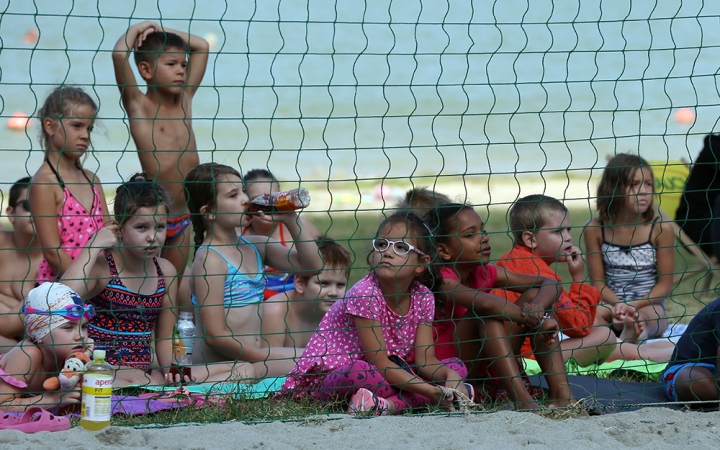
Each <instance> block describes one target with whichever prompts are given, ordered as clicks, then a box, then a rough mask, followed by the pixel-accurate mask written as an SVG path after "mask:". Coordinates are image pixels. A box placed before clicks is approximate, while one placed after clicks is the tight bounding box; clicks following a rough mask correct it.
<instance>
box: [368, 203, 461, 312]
mask: <svg viewBox="0 0 720 450" xmlns="http://www.w3.org/2000/svg"><path fill="white" fill-rule="evenodd" d="M394 224H402V225H405V227H406V228H407V235H406V238H410V239H412V240H413V245H415V247H417V248H418V250H420V251H421V252H423V253H425V254H426V255H427V256H428V257H429V258H430V261H429V262H428V264H427V270H426V271H424V272H423V273H422V275H420V276H418V277H416V278H415V281H417V282H419V283H422V284H423V285H425V286H427V288H428V289H430V291H432V293H433V294H434V296H435V316H436V317H438V313H439V312H441V311H443V310H444V309H445V304H446V303H447V296H446V295H445V294H444V293H443V292H442V281H443V279H442V275H441V274H440V266H439V265H438V264H437V257H438V254H437V247H436V246H435V244H434V243H433V239H432V233H431V232H430V228H428V226H427V224H425V222H423V220H422V219H421V218H420V217H418V216H417V214H414V213H411V212H409V211H399V212H396V213H395V214H392V215H391V216H390V217H388V218H387V219H385V220H383V221H382V223H380V226H379V227H378V231H377V233H375V235H376V236H377V235H378V234H380V232H381V231H382V230H383V229H384V228H385V227H387V226H389V225H394ZM374 252H375V250H374V249H371V250H370V252H369V253H368V255H367V258H366V261H367V263H368V266H370V267H372V262H371V259H372V255H373V253H374Z"/></svg>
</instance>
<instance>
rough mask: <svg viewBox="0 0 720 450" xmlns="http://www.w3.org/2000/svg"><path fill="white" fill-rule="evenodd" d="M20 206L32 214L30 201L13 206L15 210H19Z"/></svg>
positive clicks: (26, 200) (21, 201) (22, 201)
mask: <svg viewBox="0 0 720 450" xmlns="http://www.w3.org/2000/svg"><path fill="white" fill-rule="evenodd" d="M18 206H22V207H23V209H24V210H25V211H27V212H30V202H29V201H28V199H25V200H20V201H19V202H17V203H15V204H14V205H13V208H15V209H17V207H18Z"/></svg>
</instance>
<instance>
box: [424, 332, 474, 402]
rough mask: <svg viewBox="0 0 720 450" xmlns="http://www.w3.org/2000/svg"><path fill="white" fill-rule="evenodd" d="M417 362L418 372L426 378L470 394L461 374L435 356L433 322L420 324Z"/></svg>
mask: <svg viewBox="0 0 720 450" xmlns="http://www.w3.org/2000/svg"><path fill="white" fill-rule="evenodd" d="M415 362H416V363H417V367H418V373H419V374H420V376H421V377H423V378H424V379H426V380H432V381H436V382H443V383H444V384H445V387H449V388H453V389H458V390H459V391H460V392H462V393H463V394H465V395H468V396H469V395H470V393H469V392H467V390H466V389H465V385H464V383H463V379H462V377H461V376H460V374H459V373H457V372H456V371H454V370H452V369H451V368H449V367H448V366H446V365H445V364H443V363H441V362H440V361H439V360H438V359H437V358H436V357H435V345H434V342H433V328H432V324H429V323H425V324H422V325H419V326H418V329H417V333H416V334H415Z"/></svg>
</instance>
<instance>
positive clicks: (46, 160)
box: [45, 156, 65, 189]
mask: <svg viewBox="0 0 720 450" xmlns="http://www.w3.org/2000/svg"><path fill="white" fill-rule="evenodd" d="M45 162H46V163H47V165H48V166H49V167H50V170H52V173H54V174H55V178H57V180H58V183H60V187H61V188H63V189H65V182H64V181H63V179H62V177H60V174H59V173H58V171H57V170H55V167H53V165H52V163H51V162H50V159H49V158H48V157H47V156H46V157H45Z"/></svg>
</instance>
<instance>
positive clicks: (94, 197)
mask: <svg viewBox="0 0 720 450" xmlns="http://www.w3.org/2000/svg"><path fill="white" fill-rule="evenodd" d="M96 115H97V106H96V105H95V102H94V101H93V99H92V98H91V97H90V96H89V95H88V94H87V93H85V91H83V90H82V89H80V88H77V87H73V86H61V87H58V88H56V89H55V90H53V91H52V92H51V93H50V95H49V96H48V98H47V99H46V100H45V103H44V104H43V106H42V108H41V109H40V111H38V116H39V117H40V120H41V124H40V140H41V142H42V143H43V146H44V147H45V149H46V150H45V161H43V164H42V165H41V166H40V169H38V171H37V172H36V173H35V175H34V176H33V179H32V184H31V185H30V191H29V193H28V200H29V202H30V209H31V211H32V215H33V223H34V224H35V230H36V231H37V235H38V239H39V241H40V246H41V247H42V252H43V260H42V262H41V263H40V267H39V269H38V275H37V279H36V280H37V282H38V284H42V283H45V282H46V281H54V280H57V279H58V278H59V277H60V276H61V275H62V274H63V273H64V272H65V270H67V268H68V267H70V263H71V262H72V261H73V260H74V259H75V258H76V257H77V255H79V254H80V252H81V251H82V248H83V247H84V246H85V244H86V243H87V242H88V241H89V240H90V238H91V237H92V236H93V234H94V233H95V232H97V231H98V230H99V229H100V228H102V227H103V216H105V215H107V214H108V210H107V204H106V202H105V194H104V193H103V190H102V186H101V185H100V180H99V179H98V177H97V176H95V175H94V174H93V173H92V172H90V171H88V170H86V169H84V168H83V167H82V165H81V163H80V159H81V158H83V157H84V156H85V155H86V154H87V151H88V149H89V148H90V132H91V131H92V128H93V125H94V123H95V117H96Z"/></svg>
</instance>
